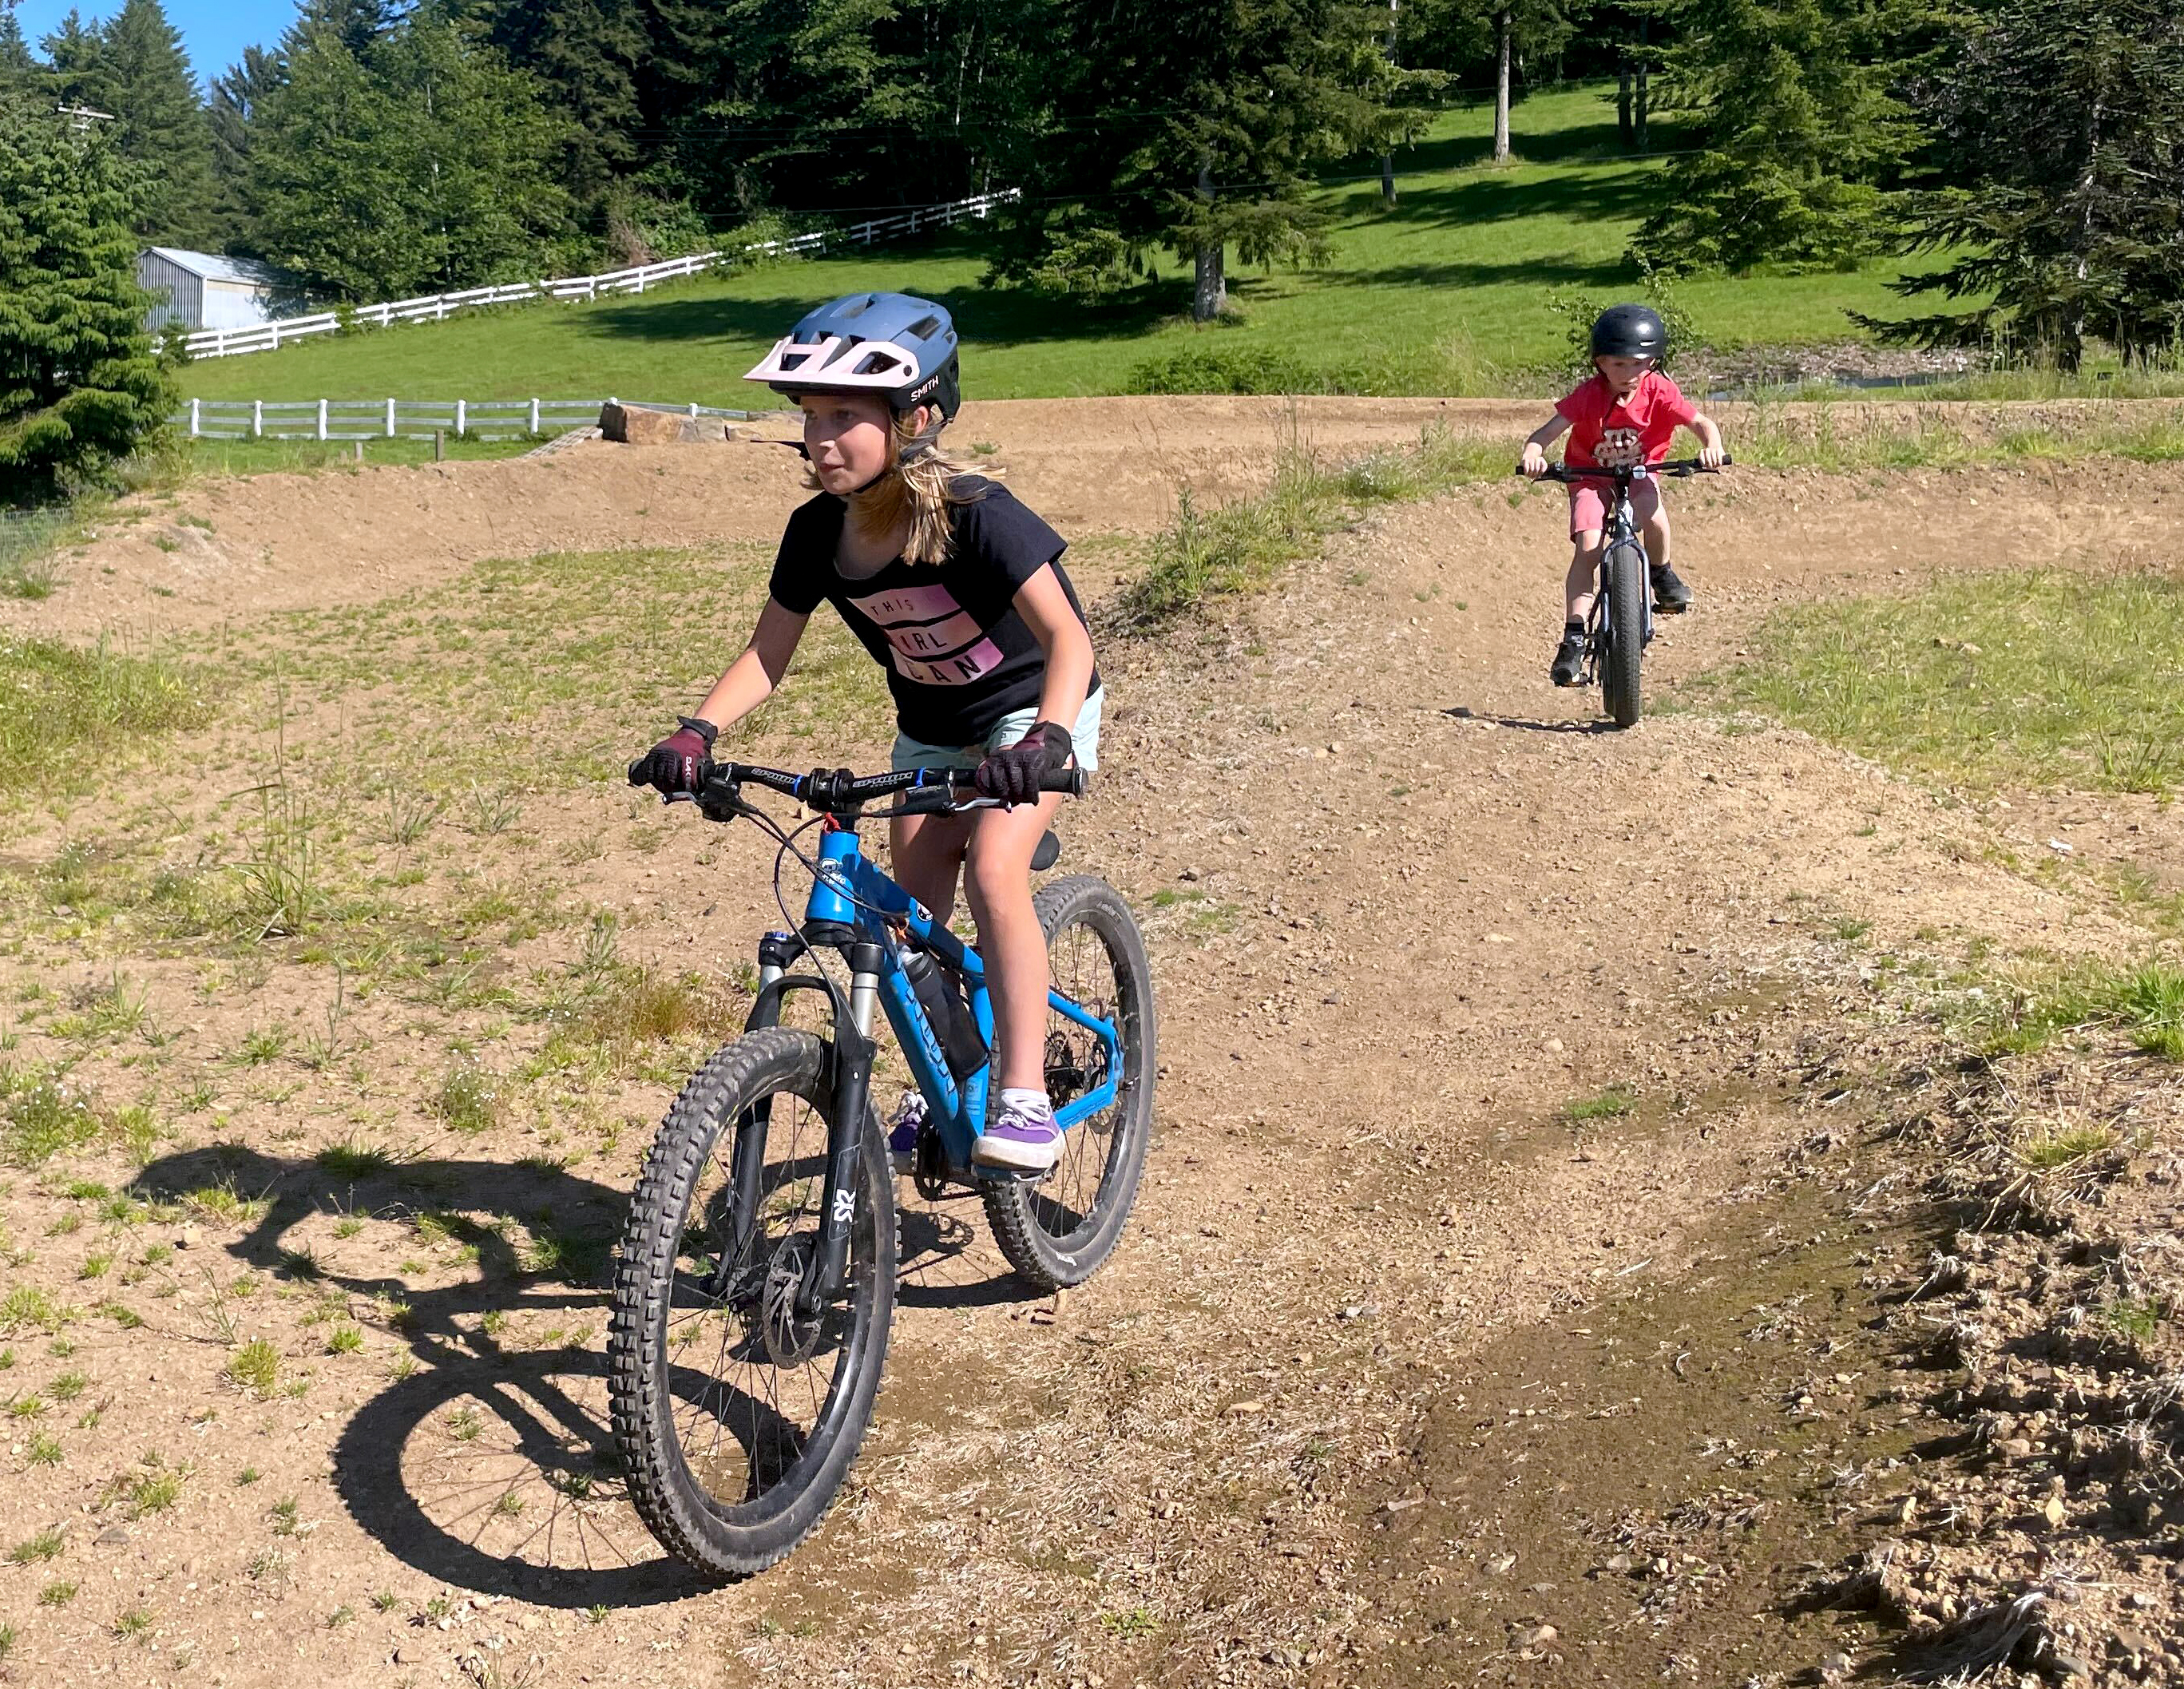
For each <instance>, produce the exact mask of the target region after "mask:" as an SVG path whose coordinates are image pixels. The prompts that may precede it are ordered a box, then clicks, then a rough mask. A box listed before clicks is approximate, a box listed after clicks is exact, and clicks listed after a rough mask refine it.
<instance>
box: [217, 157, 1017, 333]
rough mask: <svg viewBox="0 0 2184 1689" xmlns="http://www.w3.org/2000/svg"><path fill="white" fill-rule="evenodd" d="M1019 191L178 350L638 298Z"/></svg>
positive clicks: (974, 212) (928, 223) (277, 325)
mask: <svg viewBox="0 0 2184 1689" xmlns="http://www.w3.org/2000/svg"><path fill="white" fill-rule="evenodd" d="M1020 192H1021V190H1020V189H1017V188H1009V189H1007V190H1006V191H1005V192H1000V193H980V194H974V195H972V197H971V198H968V199H957V200H952V201H950V203H947V204H944V205H921V206H917V207H914V208H912V209H910V210H908V211H900V212H897V213H895V214H894V215H890V216H886V217H874V218H871V219H868V220H866V221H865V222H861V223H852V224H850V225H849V226H847V227H846V228H841V229H830V230H815V231H813V232H811V233H810V234H808V235H797V236H794V237H791V238H789V239H788V240H781V241H754V242H751V243H750V244H749V245H747V246H741V247H737V248H733V249H730V248H721V249H720V250H719V251H716V252H699V253H693V254H690V255H689V256H688V258H671V259H664V260H662V261H661V262H660V263H658V264H641V265H638V266H637V267H636V268H635V269H634V270H609V271H608V272H607V273H606V274H605V275H604V276H563V277H561V278H560V279H559V280H558V281H509V282H504V283H503V284H502V285H501V286H499V287H469V288H465V289H464V290H463V291H462V292H460V293H432V294H429V295H427V296H426V297H425V298H417V299H396V300H393V302H391V303H389V304H382V305H354V306H351V307H350V308H349V309H347V310H345V311H320V312H318V313H316V314H315V315H310V316H293V317H283V318H281V320H280V321H277V322H261V323H254V324H253V325H252V326H250V327H248V328H207V329H201V330H199V331H198V332H197V333H195V334H191V335H186V336H184V337H183V339H182V345H183V346H184V348H187V351H188V353H189V354H190V356H192V358H233V357H237V356H239V355H241V354H243V353H245V352H270V351H273V350H274V349H275V348H278V347H281V346H285V345H287V344H288V343H290V342H291V341H296V340H304V339H308V338H309V337H311V336H312V335H315V334H333V333H336V332H339V331H340V330H341V329H342V327H343V326H344V325H345V324H347V325H351V326H358V325H360V326H368V327H372V328H385V327H387V326H388V325H389V324H390V323H398V322H437V321H440V320H442V319H443V318H446V317H449V316H453V315H455V314H456V313H457V312H459V311H467V310H476V309H478V308H479V307H480V306H482V305H510V304H520V303H521V302H523V301H526V300H532V299H596V298H599V296H600V295H601V294H602V293H605V294H614V293H643V291H644V290H645V289H646V288H647V287H657V286H658V285H659V284H660V282H662V281H675V280H677V279H678V278H679V277H682V276H698V275H702V274H703V273H704V272H705V271H706V270H714V269H717V268H719V267H720V266H721V265H724V264H733V263H734V262H735V261H736V260H737V259H743V258H749V257H753V256H757V255H768V254H771V255H780V254H794V253H812V252H819V251H822V250H823V249H824V248H827V247H829V246H832V245H834V244H836V243H837V242H845V241H854V242H857V243H858V244H859V245H861V246H870V245H871V244H872V242H874V241H876V240H880V239H883V238H885V237H888V236H890V235H914V234H916V233H917V232H918V231H919V230H921V229H928V228H945V227H947V226H949V225H950V224H953V223H956V222H960V221H961V220H962V219H964V218H966V217H983V216H985V215H986V214H987V213H988V212H989V211H991V210H992V209H994V208H995V206H996V205H1004V204H1006V203H1008V202H1009V201H1011V200H1012V199H1015V198H1017V197H1018V195H1019V193H1020Z"/></svg>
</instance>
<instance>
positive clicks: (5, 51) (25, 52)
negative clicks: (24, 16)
mask: <svg viewBox="0 0 2184 1689" xmlns="http://www.w3.org/2000/svg"><path fill="white" fill-rule="evenodd" d="M37 78H38V61H37V60H36V59H33V58H31V48H30V44H29V43H28V42H25V40H24V39H23V26H22V25H20V24H19V23H17V22H16V21H15V0H0V99H6V98H8V97H9V96H11V95H17V96H20V95H23V94H27V93H28V92H30V91H31V89H32V88H33V87H34V86H36V83H37Z"/></svg>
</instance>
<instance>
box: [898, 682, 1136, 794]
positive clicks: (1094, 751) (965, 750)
mask: <svg viewBox="0 0 2184 1689" xmlns="http://www.w3.org/2000/svg"><path fill="white" fill-rule="evenodd" d="M1105 698H1106V688H1105V687H1100V688H1098V689H1097V690H1095V692H1094V693H1093V694H1092V695H1091V696H1090V697H1089V698H1088V699H1086V700H1084V708H1083V709H1082V710H1079V711H1078V712H1077V725H1076V726H1074V727H1072V728H1071V729H1070V730H1069V738H1070V742H1071V744H1073V746H1074V747H1075V749H1076V752H1077V766H1078V767H1079V768H1082V769H1084V771H1085V772H1087V773H1089V772H1091V771H1092V770H1094V769H1095V768H1097V767H1098V766H1100V708H1101V706H1102V705H1103V703H1104V702H1105ZM1038 720H1039V710H1038V708H1037V706H1036V705H1034V707H1033V708H1031V709H1028V710H1011V711H1009V713H1008V714H1007V715H1006V716H1002V717H1001V719H1000V721H998V722H995V723H994V730H993V732H991V733H988V734H987V735H986V742H985V743H984V744H927V743H926V742H925V741H924V740H923V739H912V738H911V736H910V735H909V734H908V733H898V734H896V735H895V741H894V755H892V756H890V757H889V760H888V766H889V767H890V768H897V769H900V768H976V767H977V766H978V765H979V764H980V763H981V762H983V761H985V759H986V753H987V752H988V751H991V750H1000V749H1001V748H1002V747H1003V746H1004V745H1011V744H1016V743H1017V740H1019V739H1022V737H1023V736H1024V735H1025V734H1026V733H1029V732H1030V731H1031V727H1032V723H1034V722H1036V721H1038Z"/></svg>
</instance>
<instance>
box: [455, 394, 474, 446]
mask: <svg viewBox="0 0 2184 1689" xmlns="http://www.w3.org/2000/svg"><path fill="white" fill-rule="evenodd" d="M470 407H471V402H470V400H468V399H457V400H456V401H455V438H457V439H459V440H460V438H462V437H463V435H464V433H465V432H467V431H468V429H469V427H470Z"/></svg>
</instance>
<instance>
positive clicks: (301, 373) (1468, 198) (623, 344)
mask: <svg viewBox="0 0 2184 1689" xmlns="http://www.w3.org/2000/svg"><path fill="white" fill-rule="evenodd" d="M1491 125H1492V111H1491V109H1490V107H1488V106H1484V105H1482V106H1477V107H1473V108H1469V109H1462V110H1457V111H1453V112H1450V113H1447V114H1444V115H1443V116H1442V117H1441V118H1440V120H1439V121H1438V123H1437V124H1436V125H1435V129H1434V131H1433V132H1432V134H1430V135H1429V137H1426V138H1424V140H1422V141H1421V142H1419V144H1418V145H1417V146H1414V147H1412V148H1408V149H1407V150H1406V151H1405V153H1402V154H1401V155H1400V158H1399V170H1400V171H1401V176H1400V181H1399V183H1398V187H1399V190H1400V195H1401V203H1400V204H1399V205H1398V206H1397V207H1396V209H1394V210H1392V211H1390V210H1388V209H1385V208H1383V207H1382V205H1381V203H1380V197H1379V186H1378V183H1377V181H1360V182H1356V183H1349V184H1341V185H1336V186H1332V187H1329V188H1327V189H1326V190H1325V191H1324V192H1325V197H1326V199H1327V202H1328V203H1329V206H1330V207H1331V208H1332V209H1334V211H1335V212H1336V226H1335V230H1334V242H1335V254H1334V260H1333V262H1332V263H1330V264H1329V265H1327V266H1326V267H1325V268H1323V269H1320V270H1310V271H1303V272H1293V271H1283V272H1276V273H1274V274H1272V275H1245V276H1240V277H1239V278H1237V281H1236V284H1235V287H1234V293H1235V295H1236V298H1237V301H1238V304H1239V305H1240V307H1241V311H1242V321H1240V322H1239V323H1236V324H1233V325H1224V326H1221V327H1218V328H1215V329H1211V330H1200V329H1194V328H1193V327H1192V326H1190V323H1189V322H1188V321H1186V320H1184V318H1183V317H1182V315H1180V314H1181V313H1183V312H1184V311H1185V310H1186V309H1187V308H1188V302H1189V290H1188V287H1187V285H1185V271H1184V270H1183V269H1182V268H1181V267H1180V266H1178V265H1172V264H1171V265H1168V266H1167V270H1166V271H1165V273H1164V275H1163V277H1162V281H1160V282H1159V283H1158V284H1156V285H1153V286H1149V287H1145V288H1142V289H1139V290H1137V291H1136V292H1134V293H1132V294H1130V295H1128V296H1127V297H1124V298H1120V299H1117V300H1112V301H1109V302H1106V303H1103V304H1083V303H1079V302H1077V301H1073V300H1069V299H1063V298H1055V297H1052V296H1050V295H1043V294H1036V293H1025V292H1022V291H1019V290H1014V289H993V290H989V289H984V288H981V287H979V286H978V277H979V275H980V274H981V272H982V271H983V269H984V255H983V250H982V246H981V235H980V231H978V229H976V228H975V227H973V228H971V229H967V230H964V231H956V232H954V233H951V234H950V235H946V236H944V237H940V238H937V239H934V240H932V241H929V242H911V243H906V244H901V245H897V246H892V247H888V248H881V249H878V250H877V251H874V252H872V253H869V254H859V255H857V256H855V257H844V258H833V259H821V260H817V261H813V262H803V263H788V264H780V265H769V266H767V267H766V268H763V269H759V270H750V271H747V272H744V273H742V274H738V275H735V276H726V277H722V278H719V279H706V280H701V281H692V282H685V283H682V284H678V285H677V286H675V287H672V288H671V289H669V290H664V291H662V292H660V293H652V294H647V295H645V296H643V297H642V298H621V299H614V300H603V301H599V302H597V303H594V304H576V305H538V306H525V307H518V308H515V309H510V310H509V311H507V312H505V313H503V314H501V315H492V316H476V317H468V318H460V319H457V320H455V321H449V322H446V323H432V324H420V325H416V326H410V327H406V328H400V329H394V330H387V331H376V332H367V333H365V334H363V335H360V336H358V337H353V338H349V339H344V340H335V339H331V338H328V339H326V340H320V341H313V342H309V343H305V344H304V345H302V346H298V347H297V348H293V349H292V350H291V349H284V350H282V351H280V352H276V353H270V354H256V355H253V356H249V357H242V358H234V359H223V360H215V361H210V362H207V363H204V364H202V365H195V366H193V367H192V368H191V369H190V370H189V371H187V372H186V376H185V390H186V391H187V393H194V394H199V395H202V396H203V397H205V398H208V399H244V398H254V399H319V398H327V399H368V398H377V397H380V396H382V395H386V394H396V395H399V396H403V397H417V398H422V397H428V396H429V397H448V398H454V397H462V398H467V399H515V398H524V397H528V396H530V395H532V394H561V395H567V396H571V397H576V396H592V395H600V396H604V395H606V394H610V393H613V394H619V395H621V396H624V397H628V398H634V399H664V400H676V401H688V400H693V399H694V400H697V401H698V402H699V403H701V404H735V403H738V401H739V399H740V398H741V397H742V396H744V395H746V394H747V393H749V389H747V388H745V387H743V385H742V384H741V382H739V380H738V377H739V376H741V374H742V372H743V371H744V370H745V369H747V368H749V365H751V364H752V363H753V362H754V361H755V360H756V359H757V358H758V356H759V355H760V353H761V352H762V351H763V350H764V349H765V348H766V345H767V344H768V343H771V341H772V339H773V337H776V336H777V335H779V334H780V333H782V332H784V330H785V329H786V327H787V326H788V324H789V323H791V322H792V321H794V320H795V318H796V317H797V316H798V315H799V314H800V313H801V312H802V311H804V310H805V309H807V308H808V307H809V306H810V305H811V304H815V303H816V302H817V301H819V300H822V299H825V298H830V297H832V296H833V295H836V294H838V293H850V292H852V291H855V290H857V289H861V288H867V287H893V288H900V289H902V290H905V291H908V292H913V293H923V294H927V295H928V296H931V297H933V298H939V299H941V300H943V301H944V302H945V303H946V304H948V305H949V306H950V309H953V310H954V311H956V313H957V315H958V319H959V321H960V322H961V326H962V328H963V332H964V337H965V339H966V341H967V344H968V347H969V348H970V352H969V355H968V356H967V358H966V360H965V370H964V385H965V388H966V390H967V393H969V394H970V396H971V397H973V398H979V399H1017V398H1034V397H1041V396H1051V395H1058V394H1070V393H1115V392H1119V391H1123V390H1125V389H1126V388H1127V386H1128V381H1129V376H1130V372H1131V370H1132V369H1133V368H1134V366H1135V365H1138V364H1139V363H1140V362H1141V361H1143V360H1146V359H1148V358H1152V357H1156V356H1161V355H1164V354H1169V353H1173V352H1175V351H1178V350H1181V349H1183V348H1188V347H1192V346H1206V345H1208V344H1214V345H1219V346H1223V347H1230V346H1234V347H1239V348H1271V349H1275V350H1279V351H1280V352H1282V353H1284V354H1287V355H1289V356H1290V357H1292V358H1295V359H1296V360H1299V361H1301V362H1303V363H1305V364H1307V365H1356V364H1359V363H1368V364H1371V365H1374V366H1375V367H1378V368H1381V369H1384V370H1385V371H1386V372H1387V376H1388V380H1389V383H1390V385H1391V386H1394V387H1400V388H1401V389H1403V390H1408V391H1413V392H1428V393H1451V394H1455V393H1501V392H1507V391H1510V390H1512V389H1513V388H1514V389H1515V390H1518V391H1530V390H1536V389H1537V388H1539V387H1541V378H1540V377H1539V376H1537V375H1536V374H1535V373H1534V372H1535V371H1537V369H1538V368H1539V367H1540V366H1541V365H1544V364H1546V363H1547V362H1549V361H1550V360H1552V358H1553V357H1554V356H1555V354H1556V352H1557V347H1558V345H1559V343H1560V340H1561V335H1562V328H1561V325H1560V323H1559V322H1558V321H1557V319H1556V317H1555V316H1554V315H1553V314H1552V312H1551V311H1550V310H1549V309H1548V306H1547V295H1548V293H1549V292H1550V291H1551V290H1552V289H1554V288H1557V287H1564V288H1573V289H1578V290H1583V291H1586V292H1591V293H1614V292H1615V291H1617V290H1618V289H1619V287H1624V286H1626V285H1627V284H1628V283H1629V282H1630V279H1631V277H1630V271H1629V270H1628V269H1627V268H1626V266H1625V265H1624V262H1623V250H1624V245H1625V243H1626V242H1627V241H1628V239H1629V237H1630V231H1631V230H1632V229H1633V228H1634V227H1635V226H1636V225H1637V223H1638V222H1639V221H1640V220H1641V219H1642V218H1643V217H1644V215H1646V211H1647V209H1649V207H1650V205H1651V203H1652V199H1653V198H1654V195H1655V192H1656V191H1657V187H1658V181H1659V178H1660V177H1661V176H1662V175H1663V172H1666V171H1669V170H1674V168H1675V167H1676V159H1675V156H1674V148H1675V147H1676V145H1677V138H1678V137H1677V134H1676V131H1675V130H1674V127H1673V126H1671V125H1666V124H1657V125H1654V129H1653V144H1654V145H1655V146H1656V147H1657V148H1663V149H1664V152H1665V153H1667V156H1657V157H1655V158H1652V159H1645V160H1633V159H1628V158H1625V157H1623V156H1622V155H1621V154H1620V153H1619V151H1618V148H1617V141H1616V131H1615V113H1614V108H1613V103H1612V101H1611V99H1610V98H1608V96H1607V93H1606V92H1603V91H1602V89H1600V88H1598V87H1593V88H1584V89H1568V90H1563V91H1561V92H1553V93H1549V94H1543V95H1541V96H1538V97H1535V98H1533V99H1530V100H1528V101H1526V102H1524V103H1523V104H1521V105H1519V106H1518V108H1517V110H1516V112H1515V114H1514V119H1513V131H1514V144H1515V148H1516V151H1517V152H1518V154H1519V159H1520V161H1519V162H1518V163H1516V164H1513V165H1511V166H1508V167H1506V168H1502V169H1495V168H1493V167H1491V166H1490V165H1488V164H1486V163H1485V157H1486V153H1487V150H1488V139H1489V136H1490V130H1491ZM1896 270H1897V265H1895V264H1894V263H1893V262H1887V263H1883V264H1880V265H1871V266H1869V267H1868V268H1867V269H1865V270H1861V271H1859V272H1858V273H1855V274H1851V275H1840V276H1838V275H1826V276H1776V277H1763V278H1759V279H1755V280H1748V281H1727V280H1723V281H1702V282H1697V283H1694V284H1691V286H1689V287H1687V288H1686V289H1685V303H1686V304H1687V305H1688V307H1689V309H1691V313H1692V315H1693V316H1694V317H1695V319H1696V320H1697V321H1698V323H1699V324H1700V325H1701V326H1702V328H1703V329H1704V331H1705V332H1706V333H1707V335H1708V338H1709V339H1711V340H1713V342H1714V343H1716V344H1718V345H1722V346H1730V345H1739V344H1796V343H1811V342H1815V341H1828V340H1840V339H1842V338H1844V337H1846V336H1847V334H1848V332H1849V325H1848V324H1847V321H1845V319H1844V316H1843V312H1844V310H1845V309H1866V310H1875V309H1879V310H1884V311H1885V310H1886V309H1888V307H1889V305H1890V304H1892V295H1890V294H1888V293H1886V291H1885V289H1884V287H1883V283H1884V282H1885V281H1886V280H1887V279H1888V278H1889V277H1890V276H1892V275H1894V274H1895V273H1896Z"/></svg>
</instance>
